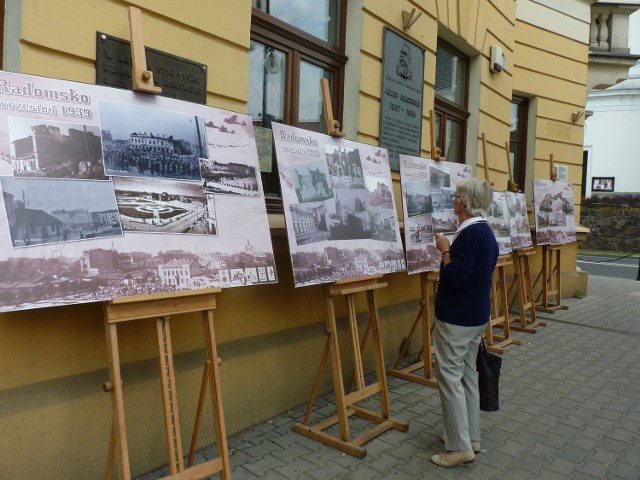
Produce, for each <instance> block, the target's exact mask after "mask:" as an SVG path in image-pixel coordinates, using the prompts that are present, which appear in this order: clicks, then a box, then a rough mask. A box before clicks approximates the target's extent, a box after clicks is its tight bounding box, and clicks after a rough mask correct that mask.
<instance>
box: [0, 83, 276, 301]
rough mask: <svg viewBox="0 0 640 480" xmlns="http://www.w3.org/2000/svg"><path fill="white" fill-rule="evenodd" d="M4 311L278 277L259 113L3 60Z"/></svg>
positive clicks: (0, 295)
mask: <svg viewBox="0 0 640 480" xmlns="http://www.w3.org/2000/svg"><path fill="white" fill-rule="evenodd" d="M0 105H2V108H1V109H0V186H1V188H2V200H0V202H1V203H0V245H2V247H1V248H0V311H10V310H20V309H28V308H35V307H43V306H56V305H65V304H70V303H83V302H92V301H103V300H109V299H112V298H114V297H120V296H131V295H144V294H151V293H160V292H171V291H175V290H188V289H201V288H209V287H236V286H243V285H253V284H260V283H275V282H277V276H276V271H275V262H274V258H273V251H272V246H271V237H270V233H269V224H268V221H267V215H266V209H265V203H264V197H263V193H262V184H261V179H260V174H259V172H260V167H259V163H258V156H257V151H256V143H255V138H254V132H253V125H252V122H251V118H250V117H248V116H246V115H243V114H239V113H235V112H230V111H226V110H220V109H216V108H212V107H207V106H204V105H198V104H193V103H188V102H183V101H178V100H173V99H169V98H166V97H161V96H151V95H146V94H139V93H135V92H132V91H125V90H119V89H114V88H109V87H102V86H96V85H88V84H81V83H76V82H69V81H63V80H56V79H51V78H44V77H36V76H30V75H24V74H16V73H9V72H0Z"/></svg>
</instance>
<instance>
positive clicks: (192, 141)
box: [98, 101, 209, 181]
mask: <svg viewBox="0 0 640 480" xmlns="http://www.w3.org/2000/svg"><path fill="white" fill-rule="evenodd" d="M98 112H99V115H100V128H101V136H102V150H103V154H104V173H105V175H109V176H123V177H154V178H158V177H160V178H167V179H173V180H193V181H200V180H201V176H200V162H199V159H201V158H204V159H207V158H209V156H208V150H207V138H206V133H205V127H204V121H203V119H202V117H199V116H197V115H187V114H184V113H179V112H175V111H172V110H164V109H160V108H151V107H144V106H141V105H135V104H127V103H117V102H107V101H99V102H98Z"/></svg>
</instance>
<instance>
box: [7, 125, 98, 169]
mask: <svg viewBox="0 0 640 480" xmlns="http://www.w3.org/2000/svg"><path fill="white" fill-rule="evenodd" d="M8 122H9V141H10V142H11V164H12V166H13V176H14V177H35V178H60V179H62V178H67V179H79V180H80V179H84V180H107V177H105V175H104V165H103V163H102V142H101V139H100V127H98V126H96V125H83V124H76V123H67V122H55V121H46V122H45V121H43V120H42V119H37V118H24V117H9V118H8Z"/></svg>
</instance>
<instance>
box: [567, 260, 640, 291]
mask: <svg viewBox="0 0 640 480" xmlns="http://www.w3.org/2000/svg"><path fill="white" fill-rule="evenodd" d="M639 262H640V259H639V258H638V257H621V256H620V255H608V254H591V253H590V254H586V253H580V252H578V267H580V268H581V269H582V270H584V271H586V272H589V275H598V276H601V277H615V278H626V279H631V280H636V279H637V278H638V275H639V274H640V271H639V268H640V267H639V266H638V263H639ZM639 288H640V285H639Z"/></svg>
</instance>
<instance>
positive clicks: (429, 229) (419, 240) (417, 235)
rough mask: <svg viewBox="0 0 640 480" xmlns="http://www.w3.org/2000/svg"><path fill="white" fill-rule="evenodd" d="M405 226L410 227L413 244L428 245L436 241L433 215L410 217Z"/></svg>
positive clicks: (410, 239)
mask: <svg viewBox="0 0 640 480" xmlns="http://www.w3.org/2000/svg"><path fill="white" fill-rule="evenodd" d="M405 228H408V229H409V235H408V238H409V242H410V244H411V245H426V244H429V243H433V242H434V237H433V222H432V220H431V215H420V216H418V217H410V218H409V220H408V222H407V223H406V224H405Z"/></svg>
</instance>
